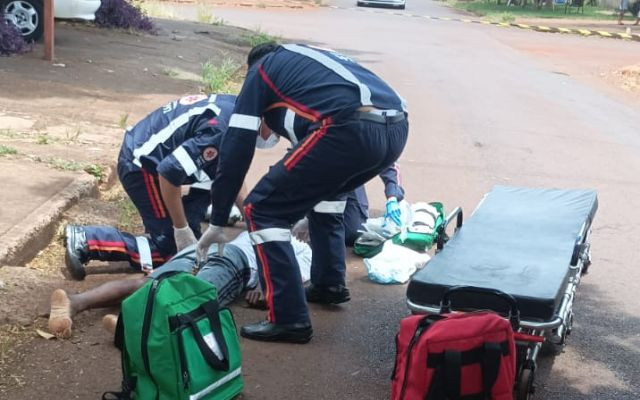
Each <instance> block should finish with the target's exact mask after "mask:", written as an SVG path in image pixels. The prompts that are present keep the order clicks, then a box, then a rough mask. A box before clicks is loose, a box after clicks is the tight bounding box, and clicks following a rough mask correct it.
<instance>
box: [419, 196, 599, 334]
mask: <svg viewBox="0 0 640 400" xmlns="http://www.w3.org/2000/svg"><path fill="white" fill-rule="evenodd" d="M597 207H598V200H597V195H596V192H595V191H594V190H559V189H528V188H517V187H506V186H496V187H494V188H493V190H492V191H491V192H490V193H488V194H487V195H486V197H485V198H484V200H483V201H482V202H481V204H480V206H479V207H478V208H477V209H476V211H475V212H474V213H473V215H472V216H471V218H469V220H468V221H466V222H465V223H464V225H463V226H462V228H461V229H460V230H459V231H458V232H457V233H456V234H455V235H454V236H453V238H452V239H451V240H450V241H449V242H448V243H447V244H446V245H445V246H444V249H443V250H442V251H441V252H440V253H438V254H437V255H436V256H435V257H434V258H433V259H432V260H431V261H430V262H429V263H428V264H427V265H426V266H425V267H424V268H423V269H422V270H420V271H418V272H417V273H416V274H415V275H414V276H413V278H412V279H411V282H410V283H409V287H408V289H407V297H408V299H409V300H410V301H411V302H413V303H416V304H419V305H426V306H438V305H439V304H440V300H441V297H442V294H443V293H444V292H445V291H446V290H447V289H448V288H450V287H452V286H457V285H466V286H476V287H482V288H489V289H498V290H501V291H503V292H506V293H509V294H511V295H512V296H514V297H515V298H516V300H517V301H518V306H519V308H520V314H521V317H522V318H523V319H526V320H533V321H550V320H551V319H553V317H554V314H555V312H556V310H557V309H558V308H559V306H560V302H561V301H562V297H563V294H564V291H565V288H566V285H567V283H568V279H569V275H570V274H571V269H570V264H571V260H572V255H573V252H574V248H575V246H576V242H578V241H580V240H581V239H579V236H580V233H581V228H582V227H583V225H584V224H585V223H586V224H587V227H589V226H590V225H591V221H592V220H593V217H594V215H595V212H596V210H597ZM585 232H586V230H585ZM452 305H453V306H454V308H459V309H462V308H478V309H493V310H496V311H499V310H501V309H504V307H501V303H498V302H496V301H495V299H492V298H490V297H488V296H483V295H480V296H479V295H466V294H465V295H461V296H455V298H453V299H452Z"/></svg>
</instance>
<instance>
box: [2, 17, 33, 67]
mask: <svg viewBox="0 0 640 400" xmlns="http://www.w3.org/2000/svg"><path fill="white" fill-rule="evenodd" d="M29 50H31V46H29V45H28V44H27V42H25V40H24V38H23V37H22V34H21V33H20V31H19V30H18V28H16V27H15V26H14V25H13V24H12V23H10V22H9V21H7V20H6V19H5V18H4V12H3V11H2V9H0V55H3V56H8V55H11V54H17V53H24V52H26V51H29Z"/></svg>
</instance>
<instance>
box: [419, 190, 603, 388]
mask: <svg viewBox="0 0 640 400" xmlns="http://www.w3.org/2000/svg"><path fill="white" fill-rule="evenodd" d="M481 204H482V202H481V203H480V204H479V205H478V207H479V206H480V205H481ZM594 216H595V214H594V215H592V216H590V217H589V218H588V219H587V220H586V221H584V223H583V224H582V227H581V229H580V231H579V234H578V236H577V238H576V242H575V245H574V249H573V254H572V257H571V262H570V265H569V270H570V273H569V276H568V282H567V285H566V288H565V291H564V294H563V298H562V301H561V302H560V305H559V307H558V308H557V310H556V312H555V315H554V316H553V318H551V319H550V320H547V321H537V320H527V319H526V318H520V314H519V312H517V311H516V315H512V314H513V313H510V314H509V315H508V316H507V318H508V319H510V321H511V322H512V326H513V327H514V332H515V337H516V353H517V354H516V382H515V384H514V398H515V399H516V400H528V399H530V398H531V396H533V394H534V392H535V385H534V380H535V371H536V367H537V358H538V355H540V354H541V353H545V354H548V355H550V356H555V355H557V354H559V353H560V352H561V351H562V348H563V347H564V345H565V343H566V338H567V335H569V334H570V333H571V329H572V326H573V302H574V299H575V296H576V291H577V288H578V285H579V284H580V280H581V278H582V276H583V275H584V274H585V273H586V272H587V271H588V269H589V266H590V265H591V244H590V243H591V242H590V239H591V223H592V220H593V217H594ZM454 219H455V221H456V224H455V228H454V231H453V235H455V234H456V233H457V232H458V230H459V229H460V228H462V225H463V219H464V218H463V211H462V208H461V207H457V208H456V209H454V210H453V211H452V212H451V213H450V214H448V215H447V217H446V219H445V221H444V223H443V225H442V226H441V228H440V230H439V232H438V233H439V235H438V241H437V242H436V243H437V248H436V257H437V253H438V252H440V251H441V250H442V249H443V248H444V246H445V245H446V242H447V241H448V240H449V236H447V233H446V232H447V227H448V226H449V225H450V224H451V223H452V222H453V221H454ZM467 290H471V291H474V290H478V291H483V290H484V291H486V293H488V294H492V293H493V294H496V295H498V296H503V297H504V298H505V299H506V300H507V302H511V301H513V302H514V303H515V302H516V300H515V299H514V298H513V297H511V296H510V295H508V294H505V293H502V292H499V291H496V290H487V289H484V288H473V287H452V288H451V289H449V291H447V293H445V295H444V296H443V299H444V298H446V297H447V295H448V293H449V292H450V291H467ZM443 303H444V302H443V301H442V300H441V302H440V304H438V305H435V304H434V305H424V304H417V303H414V302H412V301H411V300H409V299H408V298H407V305H408V307H409V309H410V310H411V312H412V313H413V314H426V315H439V314H443V313H445V312H451V309H450V304H443ZM465 311H466V310H465Z"/></svg>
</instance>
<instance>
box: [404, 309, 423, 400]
mask: <svg viewBox="0 0 640 400" xmlns="http://www.w3.org/2000/svg"><path fill="white" fill-rule="evenodd" d="M427 327H429V325H427V326H423V325H422V321H420V323H418V327H417V328H416V331H415V332H414V333H413V337H412V338H411V341H410V342H409V346H408V347H407V361H406V362H405V365H404V379H403V380H402V389H401V390H400V399H404V393H405V391H406V390H407V379H408V377H409V365H411V355H412V353H413V352H412V350H413V347H414V346H415V345H416V342H417V341H418V339H419V338H420V335H422V332H423V331H424V329H425V328H427Z"/></svg>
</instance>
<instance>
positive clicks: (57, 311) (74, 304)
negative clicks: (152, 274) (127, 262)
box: [49, 277, 148, 339]
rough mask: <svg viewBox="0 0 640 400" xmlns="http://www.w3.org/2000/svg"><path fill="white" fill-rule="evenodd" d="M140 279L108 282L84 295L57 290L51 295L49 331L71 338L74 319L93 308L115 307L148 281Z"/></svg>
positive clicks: (58, 335)
mask: <svg viewBox="0 0 640 400" xmlns="http://www.w3.org/2000/svg"><path fill="white" fill-rule="evenodd" d="M147 279H148V278H147V277H142V278H139V279H120V280H117V281H112V282H107V283H104V284H102V285H100V286H97V287H95V288H93V289H90V290H88V291H86V292H83V293H78V294H71V295H70V294H68V293H67V292H65V291H64V290H63V289H56V290H55V291H54V292H53V293H52V294H51V312H50V313H49V331H50V332H51V333H52V334H54V335H56V336H57V337H60V338H65V339H66V338H69V337H70V336H71V332H72V329H71V327H72V325H73V317H74V316H75V315H76V314H77V313H79V312H82V311H85V310H89V309H92V308H102V307H114V306H118V305H119V304H120V302H121V301H122V300H123V299H124V298H125V297H127V296H129V295H130V294H132V293H133V292H135V291H136V290H137V289H138V288H140V287H141V286H142V285H144V283H145V282H146V281H147Z"/></svg>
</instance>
